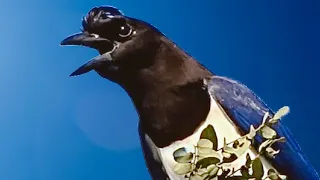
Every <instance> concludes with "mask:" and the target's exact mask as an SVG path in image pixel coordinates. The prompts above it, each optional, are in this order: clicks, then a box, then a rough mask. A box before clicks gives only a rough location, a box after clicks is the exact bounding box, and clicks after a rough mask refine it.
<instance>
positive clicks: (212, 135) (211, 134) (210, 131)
mask: <svg viewBox="0 0 320 180" xmlns="http://www.w3.org/2000/svg"><path fill="white" fill-rule="evenodd" d="M200 139H208V140H210V141H211V142H212V144H213V149H214V150H217V149H218V139H217V134H216V131H215V130H214V128H213V126H212V125H208V126H207V127H206V128H205V129H204V130H203V131H202V132H201V135H200Z"/></svg>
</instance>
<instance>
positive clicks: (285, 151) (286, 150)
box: [206, 76, 319, 180]
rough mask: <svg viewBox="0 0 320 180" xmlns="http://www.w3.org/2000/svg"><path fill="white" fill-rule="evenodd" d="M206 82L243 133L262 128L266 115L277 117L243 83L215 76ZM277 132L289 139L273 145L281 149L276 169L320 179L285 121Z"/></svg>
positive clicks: (295, 176)
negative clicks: (251, 128) (251, 126)
mask: <svg viewBox="0 0 320 180" xmlns="http://www.w3.org/2000/svg"><path fill="white" fill-rule="evenodd" d="M206 83H207V86H208V91H209V92H210V94H211V95H212V96H213V97H214V98H215V100H216V101H217V102H218V103H219V104H220V105H221V107H222V108H223V110H224V111H225V112H226V113H227V114H228V116H230V118H231V119H232V121H233V122H234V123H235V124H236V125H237V126H238V127H239V129H240V131H241V132H243V133H248V132H249V129H250V125H253V126H255V127H257V126H259V125H260V124H261V123H262V119H263V116H264V114H265V113H266V112H269V113H270V117H272V116H273V115H274V113H273V112H272V110H271V109H269V108H268V107H267V105H266V104H265V103H264V102H263V101H262V100H261V99H260V98H259V97H257V96H256V95H255V94H254V93H253V92H252V91H251V90H250V89H249V88H248V87H246V86H245V85H243V84H241V83H239V82H236V81H234V80H231V79H228V78H225V77H219V76H213V77H212V78H211V79H210V80H208V81H206ZM274 130H275V131H276V132H277V134H278V135H279V136H281V137H285V138H286V142H282V143H276V144H275V145H274V146H273V147H274V148H275V149H276V150H277V149H280V153H279V154H277V155H276V157H275V158H274V159H272V160H270V161H271V163H272V164H273V166H274V167H275V168H277V170H278V171H279V172H281V173H282V174H284V175H287V177H288V179H299V180H304V179H308V180H313V179H319V176H318V174H317V172H316V171H315V169H314V168H313V167H312V165H311V164H310V162H309V161H308V159H307V158H306V156H305V155H304V154H303V152H302V150H301V148H300V147H299V145H298V143H297V142H296V140H295V139H294V137H293V135H292V134H291V132H290V130H289V129H288V128H287V127H286V126H285V125H284V124H283V122H281V120H280V121H279V122H278V123H277V125H276V126H275V127H274ZM261 140H262V139H261V138H258V139H256V142H258V143H259V144H260V143H261Z"/></svg>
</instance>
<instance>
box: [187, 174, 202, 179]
mask: <svg viewBox="0 0 320 180" xmlns="http://www.w3.org/2000/svg"><path fill="white" fill-rule="evenodd" d="M203 179H204V178H203V177H201V176H200V175H198V174H193V175H191V176H190V180H203Z"/></svg>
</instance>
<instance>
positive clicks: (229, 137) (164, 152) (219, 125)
mask: <svg viewBox="0 0 320 180" xmlns="http://www.w3.org/2000/svg"><path fill="white" fill-rule="evenodd" d="M186 123H187V122H186ZM208 125H212V126H213V127H214V129H215V132H216V135H217V140H218V149H220V148H222V147H223V144H224V138H225V139H226V142H227V143H228V142H232V141H235V140H237V139H238V138H239V137H241V135H240V133H239V131H238V129H237V128H236V126H235V124H234V123H233V122H232V121H231V120H230V119H229V117H228V116H227V115H226V113H225V112H224V111H223V110H222V108H220V106H219V105H218V104H217V103H216V101H215V100H213V99H211V105H210V111H209V114H208V116H207V118H206V120H205V121H204V122H203V123H202V124H201V125H200V126H199V127H198V129H196V131H195V132H194V133H193V134H192V135H190V136H188V137H186V138H185V139H183V140H180V141H176V142H174V143H172V144H171V145H169V146H167V147H164V148H160V149H159V154H160V157H161V160H162V163H163V166H164V167H165V169H166V172H167V174H168V175H169V177H170V179H172V180H175V179H185V178H184V177H183V176H178V175H177V174H176V173H175V172H174V171H173V169H174V166H175V164H176V161H175V160H174V157H173V153H174V151H175V150H177V149H179V148H181V147H185V148H186V149H187V151H189V152H194V149H195V148H194V146H195V145H196V144H197V142H198V141H199V139H200V135H201V132H202V131H203V130H204V129H205V128H206V127H207V126H208ZM245 154H249V155H250V157H251V158H252V159H254V157H255V156H256V155H257V153H256V151H255V150H254V149H253V148H251V149H248V150H247V152H246V153H245ZM261 159H262V162H263V163H264V164H265V165H264V168H270V167H271V165H270V163H269V162H267V161H266V160H265V159H264V158H263V157H262V158H261ZM245 161H246V156H245V155H244V156H241V157H239V158H238V159H236V160H235V161H233V162H232V163H230V164H225V165H226V166H230V169H232V168H234V169H235V170H237V169H239V168H240V167H241V166H242V165H244V164H245ZM239 173H240V172H239ZM239 173H235V174H239ZM239 175H240V174H239Z"/></svg>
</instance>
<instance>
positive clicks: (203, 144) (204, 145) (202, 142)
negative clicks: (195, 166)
mask: <svg viewBox="0 0 320 180" xmlns="http://www.w3.org/2000/svg"><path fill="white" fill-rule="evenodd" d="M197 146H198V147H202V148H210V149H212V148H213V143H212V142H211V141H210V140H209V139H200V140H199V141H198V144H197Z"/></svg>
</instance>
